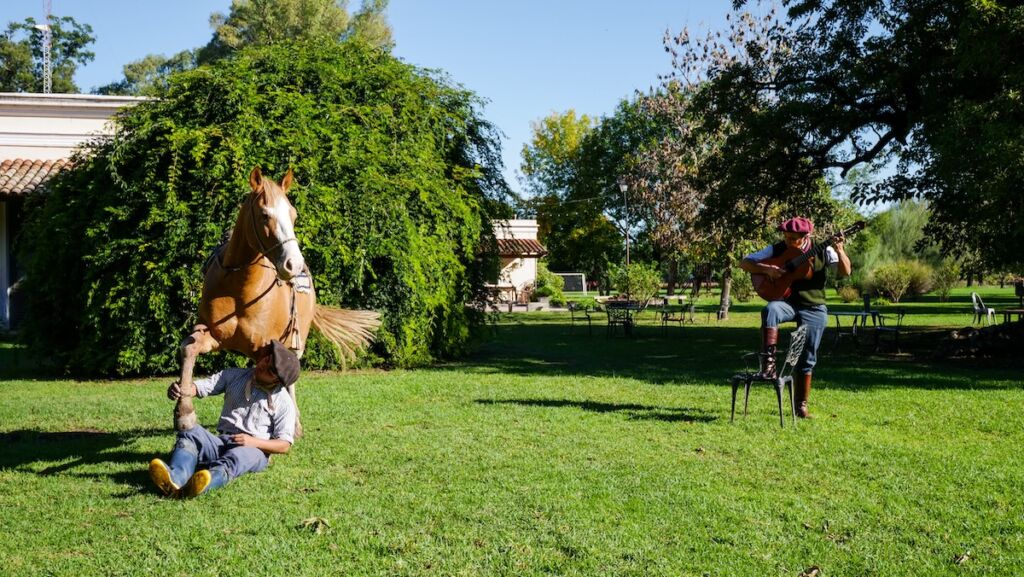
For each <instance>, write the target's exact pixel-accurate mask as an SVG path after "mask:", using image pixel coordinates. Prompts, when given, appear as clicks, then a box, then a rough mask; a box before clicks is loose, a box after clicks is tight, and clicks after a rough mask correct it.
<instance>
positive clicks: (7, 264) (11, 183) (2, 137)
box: [0, 93, 143, 328]
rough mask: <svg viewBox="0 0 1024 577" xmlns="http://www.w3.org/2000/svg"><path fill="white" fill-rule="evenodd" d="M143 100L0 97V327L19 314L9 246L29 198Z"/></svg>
mask: <svg viewBox="0 0 1024 577" xmlns="http://www.w3.org/2000/svg"><path fill="white" fill-rule="evenodd" d="M140 100H143V99H142V98H137V97H131V96H96V95H89V94H12V93H0V328H10V327H11V326H12V325H16V324H17V321H18V320H19V319H20V318H21V315H22V314H23V313H24V309H23V307H22V305H21V303H22V302H23V298H21V297H23V295H19V294H18V288H19V284H18V281H19V280H20V279H21V277H22V270H21V268H20V267H19V264H18V262H17V257H16V255H15V254H14V252H13V249H12V243H13V241H14V239H15V238H16V237H17V234H18V231H19V230H20V224H21V211H22V207H23V205H24V201H25V198H26V197H27V196H28V195H32V194H40V193H42V191H43V188H44V187H45V185H46V181H47V180H48V179H49V178H50V177H51V176H53V175H54V174H56V173H57V172H59V171H61V170H63V169H64V168H65V167H67V166H69V163H70V159H71V156H72V153H73V152H74V150H75V149H76V148H77V147H79V146H80V145H81V144H82V143H84V142H86V141H87V140H89V139H91V138H97V137H102V136H103V135H104V134H108V133H109V131H110V129H111V127H110V125H109V123H108V121H109V119H110V117H111V116H113V114H114V113H115V112H117V111H118V110H119V109H120V108H122V107H124V106H126V105H130V104H135V103H137V102H139V101H140Z"/></svg>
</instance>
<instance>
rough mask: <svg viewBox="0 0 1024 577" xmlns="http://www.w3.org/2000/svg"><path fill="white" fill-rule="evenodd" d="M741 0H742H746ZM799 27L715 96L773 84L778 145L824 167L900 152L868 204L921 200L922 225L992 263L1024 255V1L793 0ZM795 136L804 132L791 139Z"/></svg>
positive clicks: (792, 17) (864, 193)
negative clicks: (761, 63) (782, 49)
mask: <svg viewBox="0 0 1024 577" xmlns="http://www.w3.org/2000/svg"><path fill="white" fill-rule="evenodd" d="M744 3H745V2H743V1H742V0H741V1H739V2H736V4H744ZM784 4H785V5H786V6H788V7H789V12H788V19H789V22H790V24H791V26H792V29H793V30H794V31H795V32H794V33H793V34H791V35H790V36H789V39H790V46H791V48H792V49H791V51H790V53H789V54H788V55H786V57H785V58H784V59H783V60H782V61H780V64H781V65H780V66H779V69H778V73H777V74H776V75H774V76H773V77H772V78H769V79H761V78H757V77H756V75H754V74H752V70H751V69H749V68H742V67H731V68H730V69H729V71H728V74H723V75H722V76H721V77H720V80H721V82H720V83H719V86H718V89H719V93H720V94H730V93H732V94H734V93H737V92H740V91H751V90H753V91H756V92H758V93H762V94H767V93H771V94H773V95H774V96H775V98H777V105H776V106H775V107H774V109H773V114H772V115H771V117H772V119H773V122H774V124H775V125H776V126H777V127H778V128H779V133H780V134H783V135H786V134H788V135H790V137H787V138H786V140H785V141H776V145H777V147H778V148H780V149H781V148H785V147H788V149H789V150H791V151H793V154H794V155H795V156H798V157H800V158H805V159H808V160H809V161H810V163H811V164H813V165H814V166H816V167H819V168H823V169H828V168H835V169H838V170H840V171H846V170H849V169H851V168H854V167H857V166H860V165H864V164H866V163H876V164H878V163H887V162H890V161H891V162H892V163H893V166H894V168H895V170H894V171H893V173H892V175H891V176H889V177H888V178H886V179H884V180H883V181H881V182H879V183H877V184H876V185H874V186H865V187H862V188H861V189H860V190H858V191H857V193H856V195H855V196H856V198H857V199H858V200H861V201H877V200H902V199H907V198H919V199H925V200H927V201H928V202H929V206H930V207H931V210H932V214H931V219H930V221H929V224H928V226H927V229H926V232H927V233H928V234H930V235H932V236H934V237H935V238H937V239H938V241H939V242H940V243H941V245H942V247H943V249H944V251H945V252H947V253H951V254H956V255H964V254H967V253H970V252H972V251H973V252H975V253H976V254H978V255H979V256H980V258H981V259H983V261H984V262H985V263H986V264H987V265H988V266H990V267H994V268H999V267H1001V266H1015V267H1020V266H1022V265H1024V255H1022V254H1021V253H1020V251H1019V250H1017V249H1016V247H1018V246H1021V244H1022V243H1024V205H1022V204H1021V203H1020V191H1019V184H1020V182H1021V181H1022V180H1024V155H1022V154H1021V152H1022V151H1024V130H1021V127H1022V126H1024V102H1022V101H1021V99H1020V98H1019V92H1020V86H1021V85H1022V84H1024V53H1022V52H1021V51H1020V50H1014V49H1008V47H1012V46H1019V45H1021V44H1022V43H1024V26H1021V22H1022V21H1024V6H1022V5H1021V4H1020V3H1019V2H1011V1H998V0H991V1H985V2H945V1H942V0H913V1H908V2H895V1H880V0H826V1H818V0H814V1H812V0H785V1H784ZM791 136H795V137H796V138H795V139H793V138H791Z"/></svg>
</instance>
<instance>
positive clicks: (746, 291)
mask: <svg viewBox="0 0 1024 577" xmlns="http://www.w3.org/2000/svg"><path fill="white" fill-rule="evenodd" d="M731 294H732V296H733V298H735V299H736V300H737V301H739V302H741V303H745V302H749V301H750V299H752V298H753V297H754V283H753V282H752V281H751V280H750V274H748V273H747V272H746V271H744V270H743V269H741V268H733V269H732V287H731Z"/></svg>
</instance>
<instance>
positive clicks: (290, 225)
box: [264, 194, 306, 280]
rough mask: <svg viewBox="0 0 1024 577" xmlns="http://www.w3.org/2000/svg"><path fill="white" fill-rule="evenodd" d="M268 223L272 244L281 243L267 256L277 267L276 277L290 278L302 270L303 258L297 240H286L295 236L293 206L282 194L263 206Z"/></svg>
mask: <svg viewBox="0 0 1024 577" xmlns="http://www.w3.org/2000/svg"><path fill="white" fill-rule="evenodd" d="M264 210H265V211H266V215H267V217H268V218H267V221H268V223H271V226H270V227H269V228H270V238H271V239H272V241H271V242H272V243H273V244H278V243H282V244H281V249H280V250H279V251H277V253H276V254H274V251H271V254H268V255H267V256H268V257H270V259H271V260H273V261H274V267H275V268H277V277H278V278H280V279H281V280H290V279H291V278H293V277H295V276H297V275H298V274H299V273H301V272H302V268H303V267H304V266H305V264H306V263H305V260H304V259H303V258H302V252H301V251H299V243H298V242H294V241H293V242H288V239H294V238H295V216H296V212H295V208H294V207H293V206H292V204H291V203H290V202H288V198H287V197H285V196H284V195H283V194H282V195H281V196H279V197H278V198H277V199H275V200H274V202H273V204H272V205H270V206H267V207H265V209H264Z"/></svg>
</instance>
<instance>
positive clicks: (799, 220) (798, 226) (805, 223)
mask: <svg viewBox="0 0 1024 577" xmlns="http://www.w3.org/2000/svg"><path fill="white" fill-rule="evenodd" d="M779 230H780V231H782V232H795V233H797V234H810V233H812V232H814V223H813V222H811V221H810V220H808V219H806V218H804V217H802V216H798V217H795V218H791V219H789V220H787V221H785V222H783V223H782V224H780V225H779Z"/></svg>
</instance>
